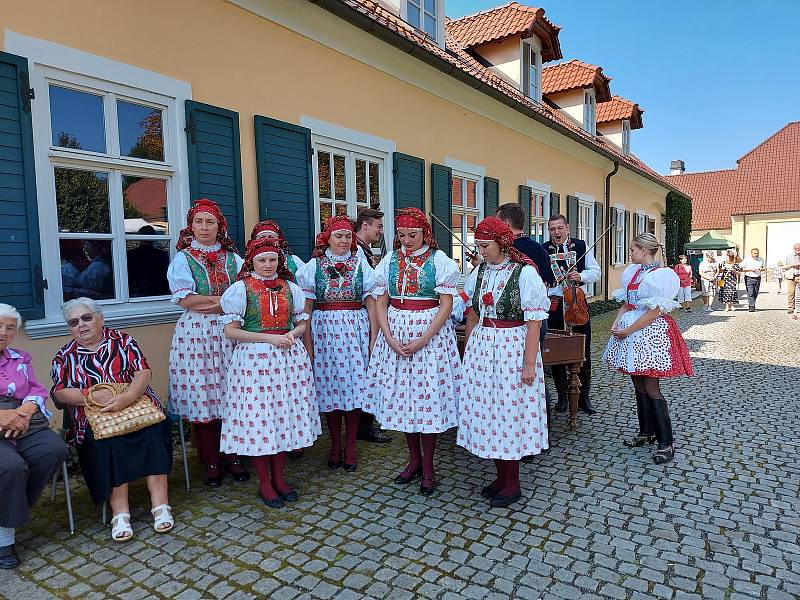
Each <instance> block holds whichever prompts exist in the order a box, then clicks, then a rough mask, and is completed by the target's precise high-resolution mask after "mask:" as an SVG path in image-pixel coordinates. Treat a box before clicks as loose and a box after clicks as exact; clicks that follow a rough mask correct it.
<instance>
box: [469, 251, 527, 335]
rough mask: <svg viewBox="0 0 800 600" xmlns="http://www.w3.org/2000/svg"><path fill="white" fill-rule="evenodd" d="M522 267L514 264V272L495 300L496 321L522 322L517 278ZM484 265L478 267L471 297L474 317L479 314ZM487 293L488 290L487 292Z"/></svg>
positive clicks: (484, 273) (523, 316) (522, 314)
mask: <svg viewBox="0 0 800 600" xmlns="http://www.w3.org/2000/svg"><path fill="white" fill-rule="evenodd" d="M522 267H523V265H521V264H519V263H515V264H514V270H513V271H512V272H511V275H510V276H509V278H508V279H507V280H506V284H505V286H504V287H503V291H502V292H501V293H500V297H499V298H495V301H494V309H495V313H496V317H493V318H496V319H497V320H498V321H524V320H525V313H524V311H523V310H522V295H521V294H520V291H519V276H520V273H522ZM487 268H488V267H487V266H486V263H482V264H481V265H480V266H479V267H478V280H477V281H476V282H475V293H474V294H473V295H472V310H474V311H475V314H476V315H479V314H481V297H482V296H483V292H482V291H481V289H482V287H483V278H484V276H485V275H486V269H487ZM487 291H489V290H487Z"/></svg>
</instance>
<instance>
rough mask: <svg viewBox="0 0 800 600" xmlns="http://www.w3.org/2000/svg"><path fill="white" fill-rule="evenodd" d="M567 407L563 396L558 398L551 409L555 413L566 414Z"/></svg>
mask: <svg viewBox="0 0 800 600" xmlns="http://www.w3.org/2000/svg"><path fill="white" fill-rule="evenodd" d="M567 405H568V402H567V399H566V398H564V397H563V396H559V397H558V402H556V405H555V406H554V407H553V410H554V411H556V412H557V413H565V412H567Z"/></svg>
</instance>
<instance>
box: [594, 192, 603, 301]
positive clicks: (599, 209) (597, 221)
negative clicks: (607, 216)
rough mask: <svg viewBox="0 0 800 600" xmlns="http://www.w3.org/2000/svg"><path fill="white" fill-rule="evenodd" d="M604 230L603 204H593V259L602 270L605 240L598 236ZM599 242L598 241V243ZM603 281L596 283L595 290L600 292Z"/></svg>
mask: <svg viewBox="0 0 800 600" xmlns="http://www.w3.org/2000/svg"><path fill="white" fill-rule="evenodd" d="M604 229H605V227H604V223H603V203H602V202H595V205H594V241H595V246H594V257H595V259H597V264H599V265H600V268H601V269H602V268H604V263H605V238H603V239H602V240H600V235H602V233H603V230H604ZM598 240H600V241H598ZM602 281H603V279H602V278H601V279H600V281H599V282H598V283H597V290H600V286H601V285H602ZM598 293H599V292H598Z"/></svg>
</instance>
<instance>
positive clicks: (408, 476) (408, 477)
mask: <svg viewBox="0 0 800 600" xmlns="http://www.w3.org/2000/svg"><path fill="white" fill-rule="evenodd" d="M417 477H422V467H417V470H416V471H412V472H410V473H409V472H408V471H403V472H402V473H400V475H398V476H397V477H395V478H394V482H395V483H398V484H400V485H405V484H407V483H411V482H412V481H414V480H415V479H416V478H417Z"/></svg>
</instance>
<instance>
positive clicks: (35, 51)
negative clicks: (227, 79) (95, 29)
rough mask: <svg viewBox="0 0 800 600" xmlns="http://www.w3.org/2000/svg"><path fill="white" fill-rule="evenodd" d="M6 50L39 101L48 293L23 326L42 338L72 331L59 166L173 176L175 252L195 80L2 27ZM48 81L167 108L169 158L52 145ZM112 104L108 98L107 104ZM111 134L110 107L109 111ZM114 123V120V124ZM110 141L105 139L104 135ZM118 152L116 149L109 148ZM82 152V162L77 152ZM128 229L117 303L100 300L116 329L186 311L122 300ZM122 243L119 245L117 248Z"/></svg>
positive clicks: (37, 153)
mask: <svg viewBox="0 0 800 600" xmlns="http://www.w3.org/2000/svg"><path fill="white" fill-rule="evenodd" d="M5 50H6V51H7V52H11V53H14V54H18V55H21V56H25V57H27V59H28V68H29V72H30V81H31V86H32V87H33V89H34V90H35V91H36V99H35V100H33V102H32V103H31V115H32V121H33V142H34V159H35V164H36V191H37V199H38V206H39V231H40V242H41V253H42V272H43V276H44V278H45V279H46V280H47V282H48V288H47V289H46V290H45V292H44V305H45V318H43V319H38V320H36V321H29V322H28V323H27V324H26V331H27V333H28V335H29V336H30V337H31V338H42V337H49V336H54V335H63V334H65V333H67V326H66V324H65V323H64V322H63V318H62V315H61V305H62V304H63V296H62V284H61V270H60V251H59V244H58V239H59V235H58V223H57V212H56V199H55V182H54V180H53V168H54V165H55V166H73V167H78V166H80V167H82V168H87V167H88V168H92V169H96V170H109V169H117V170H123V171H124V172H125V174H131V175H142V176H148V177H159V176H163V177H169V178H170V184H169V185H168V186H167V199H168V214H169V219H170V222H169V229H170V232H169V238H170V252H171V255H174V242H175V241H176V240H177V236H178V233H179V231H180V229H181V228H182V227H183V226H185V219H186V212H187V210H188V208H189V206H188V204H189V197H190V192H189V178H188V172H187V150H186V135H185V133H184V128H185V127H186V116H185V109H184V106H185V101H186V100H189V99H191V97H192V88H191V85H190V84H188V83H186V82H184V81H180V80H178V79H174V78H172V77H167V76H165V75H161V74H159V73H154V72H152V71H147V70H145V69H141V68H139V67H134V66H131V65H128V64H126V63H122V62H119V61H115V60H112V59H109V58H105V57H102V56H98V55H95V54H90V53H88V52H83V51H81V50H76V49H74V48H69V47H67V46H62V45H61V44H56V43H53V42H49V41H46V40H40V39H37V38H33V37H29V36H25V35H21V34H18V33H16V32H13V31H5ZM50 82H53V83H58V84H60V85H64V84H65V85H66V86H67V87H72V88H81V87H85V88H89V89H90V90H92V91H101V92H103V93H111V94H116V95H118V96H119V97H120V98H121V99H125V100H131V101H134V102H137V103H143V104H150V105H155V106H158V107H159V108H161V109H162V110H163V113H162V131H163V136H164V153H165V156H164V159H165V160H164V162H163V163H162V162H158V163H157V162H153V161H148V160H144V159H136V158H127V157H121V158H112V157H109V156H106V155H102V154H98V153H91V152H80V151H65V150H63V149H59V148H57V147H54V146H52V143H51V142H52V134H51V131H50V106H49V88H48V85H49V83H50ZM107 104H108V101H106V107H107ZM104 118H105V120H106V131H107V133H106V135H107V136H108V125H109V119H110V118H113V114H110V111H109V110H105V111H104ZM115 127H116V125H115ZM107 139H108V138H107ZM106 150H107V151H108V152H111V151H113V150H114V148H113V146H112V147H109V148H107V149H106ZM78 156H80V158H79V159H78V158H77V157H78ZM113 185H114V184H113V182H112V178H109V195H110V196H111V198H112V202H111V205H110V207H109V209H110V211H111V213H112V214H111V215H110V216H111V218H112V223H113V222H114V218H115V216H116V217H117V220H119V219H120V218H121V217H120V216H119V215H115V214H114V212H115V211H119V210H121V205H120V206H119V207H117V206H115V204H114V203H113V194H114V192H115V191H116V192H119V194H120V195H121V190H112V189H111V188H112V186H113ZM126 238H128V239H130V238H129V236H125V234H124V232H123V233H122V235H120V232H115V233H114V242H113V244H114V251H115V253H116V254H115V255H116V258H115V261H114V276H115V277H114V279H115V295H116V298H117V299H115V300H103V301H99V303H100V304H102V305H103V312H104V316H105V320H106V324H107V325H109V326H111V327H130V326H140V325H152V324H159V323H169V322H173V321H175V320H176V319H177V318H178V316H179V315H180V314H181V312H183V311H182V309H181V308H180V307H178V306H175V305H174V304H172V303H171V302H170V301H169V298H166V297H164V298H159V299H152V300H151V299H141V300H139V299H133V300H125V299H123V298H121V296H120V286H121V277H124V276H125V273H124V272H122V269H120V268H119V267H118V265H119V264H120V262H119V257H120V254H119V253H120V251H121V252H124V249H125V241H126ZM120 248H121V250H120Z"/></svg>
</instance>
